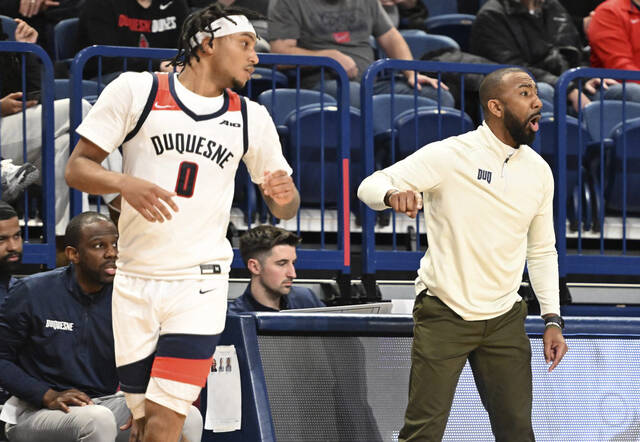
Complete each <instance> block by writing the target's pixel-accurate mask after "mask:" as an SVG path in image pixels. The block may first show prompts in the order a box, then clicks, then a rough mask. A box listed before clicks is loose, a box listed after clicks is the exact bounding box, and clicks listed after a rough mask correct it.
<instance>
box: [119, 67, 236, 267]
mask: <svg viewBox="0 0 640 442" xmlns="http://www.w3.org/2000/svg"><path fill="white" fill-rule="evenodd" d="M174 81H175V76H173V75H167V74H154V77H153V87H152V88H151V93H150V94H149V99H148V100H147V103H146V106H145V108H144V111H143V113H142V115H141V116H140V118H139V120H138V123H137V125H136V126H135V128H134V129H133V131H131V132H130V133H129V135H127V137H126V138H125V141H124V143H123V156H124V161H123V162H124V171H123V172H124V173H125V174H128V175H132V176H135V177H138V178H142V179H145V180H148V181H150V182H152V183H155V184H157V185H158V186H160V187H162V188H163V189H167V190H173V191H175V192H176V194H177V196H176V197H174V198H173V200H174V201H175V202H176V204H177V205H178V207H179V209H180V210H179V211H178V212H173V211H172V210H171V209H169V210H170V211H172V216H173V218H172V219H171V220H169V221H165V222H163V223H159V222H155V223H150V222H148V221H147V220H145V219H144V218H143V217H142V215H140V214H139V213H138V212H137V211H136V210H135V209H133V208H132V207H131V206H130V205H129V204H128V203H127V202H126V201H124V200H123V204H122V213H121V215H120V221H119V230H120V240H119V244H118V245H119V261H118V269H119V271H122V272H124V273H128V274H133V275H144V276H150V277H156V278H202V277H203V276H206V275H225V276H226V274H227V273H228V272H229V268H230V264H231V260H232V258H233V252H232V249H231V246H230V244H229V242H228V241H227V240H226V232H227V225H228V223H229V213H230V210H231V203H232V200H233V192H234V180H235V175H236V170H237V168H238V164H239V162H240V159H241V158H242V157H243V155H244V153H245V152H246V151H247V143H248V141H247V138H248V137H247V118H246V114H247V112H246V103H245V100H244V99H243V98H241V97H240V96H239V95H237V94H236V93H234V92H232V91H230V90H226V91H225V92H224V105H223V106H222V108H221V109H220V110H219V111H218V112H216V113H214V114H210V115H196V114H194V113H193V112H192V111H190V110H189V109H188V108H187V107H186V106H184V105H183V104H182V102H181V101H180V99H179V98H178V95H177V94H176V93H175V88H174V84H173V82H174Z"/></svg>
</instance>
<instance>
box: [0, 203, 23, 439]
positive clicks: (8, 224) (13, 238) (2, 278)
mask: <svg viewBox="0 0 640 442" xmlns="http://www.w3.org/2000/svg"><path fill="white" fill-rule="evenodd" d="M21 261H22V231H21V230H20V225H19V224H18V214H17V213H16V211H15V210H14V209H13V207H11V206H10V205H9V204H7V203H5V202H4V201H0V304H1V303H2V301H4V298H6V297H7V293H8V292H9V289H10V288H11V287H12V286H13V285H14V284H15V283H16V279H15V278H14V277H13V273H14V271H15V268H16V266H17V265H18V264H19V263H20V262H21ZM9 396H11V395H10V394H9V392H8V391H6V390H5V389H4V388H2V386H1V385H0V408H2V404H4V403H5V402H6V400H7V399H9ZM3 434H4V424H2V423H0V440H3V438H2V435H3Z"/></svg>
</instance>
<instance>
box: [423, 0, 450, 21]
mask: <svg viewBox="0 0 640 442" xmlns="http://www.w3.org/2000/svg"><path fill="white" fill-rule="evenodd" d="M422 3H424V4H425V6H426V7H427V9H428V10H429V17H435V16H437V15H444V14H457V13H458V0H422Z"/></svg>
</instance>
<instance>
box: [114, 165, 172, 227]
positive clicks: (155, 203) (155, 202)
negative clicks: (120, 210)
mask: <svg viewBox="0 0 640 442" xmlns="http://www.w3.org/2000/svg"><path fill="white" fill-rule="evenodd" d="M120 193H121V194H122V197H123V198H124V199H125V200H126V201H127V202H128V203H129V204H130V205H131V207H133V208H134V209H136V210H137V211H138V212H139V213H140V214H141V215H142V216H143V217H144V218H145V219H146V220H147V221H149V222H156V221H157V222H160V223H162V222H164V220H165V219H166V220H170V219H171V211H170V210H169V209H170V208H171V209H172V210H173V211H174V212H177V211H178V206H177V205H176V203H175V202H174V201H173V197H174V196H176V194H175V192H169V191H167V190H164V189H163V188H161V187H160V186H157V185H155V184H153V183H151V182H149V181H147V180H143V179H140V178H136V177H133V176H130V175H123V181H122V190H121V192H120Z"/></svg>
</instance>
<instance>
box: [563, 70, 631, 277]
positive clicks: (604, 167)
mask: <svg viewBox="0 0 640 442" xmlns="http://www.w3.org/2000/svg"><path fill="white" fill-rule="evenodd" d="M590 78H600V79H605V78H610V79H614V80H619V81H621V82H622V84H623V86H622V87H623V90H622V95H623V96H626V88H627V83H626V81H625V80H629V81H634V82H637V81H640V72H636V71H623V70H612V69H595V68H577V69H571V70H569V71H567V72H565V73H564V74H562V75H561V76H560V78H559V80H558V83H557V84H556V88H555V89H556V90H555V97H554V100H555V104H554V112H555V121H556V140H557V143H556V146H557V151H556V168H555V170H554V175H555V178H556V194H555V200H554V204H555V206H554V207H555V212H556V241H557V245H556V246H557V249H558V259H559V267H560V275H561V276H565V275H567V274H568V273H583V274H608V275H637V274H638V273H639V269H640V256H638V255H637V254H636V255H635V256H632V255H631V254H630V250H629V248H628V238H627V231H628V227H629V213H628V210H627V201H628V196H629V195H630V194H631V192H637V189H631V188H629V186H628V176H629V168H628V154H629V151H630V149H632V148H633V149H637V148H638V146H628V145H627V144H628V143H627V141H626V139H625V137H624V136H625V133H626V132H625V127H626V126H627V124H628V121H627V111H626V106H624V102H626V101H628V98H627V99H626V100H623V106H622V114H621V119H620V122H619V123H620V124H621V128H622V134H623V143H622V146H615V145H613V144H612V143H611V140H607V135H608V134H605V133H604V131H603V130H602V129H603V128H604V119H605V110H604V109H605V108H604V106H603V105H604V101H605V100H604V94H600V97H599V99H598V100H596V101H600V113H599V115H598V119H599V121H598V123H596V124H597V125H599V132H600V136H599V139H595V140H591V142H590V143H589V141H588V140H583V139H582V138H581V137H579V139H578V144H579V146H578V155H577V166H578V167H586V168H587V169H591V172H594V173H591V174H587V181H588V182H586V183H585V182H584V180H583V178H582V174H580V173H579V174H578V184H577V186H578V189H579V191H582V190H583V188H584V186H590V188H591V194H592V197H593V207H594V208H593V209H592V213H593V215H594V221H596V222H597V225H598V228H597V230H599V232H597V233H599V234H598V235H597V238H596V240H597V241H598V250H594V249H589V250H586V249H585V248H584V242H585V235H584V234H583V229H582V223H581V220H582V217H583V215H584V211H585V210H586V209H585V208H584V206H583V198H578V210H577V212H578V215H577V218H578V220H579V224H578V226H579V227H578V229H577V239H576V246H575V249H573V248H572V249H571V250H570V249H568V247H567V238H566V237H567V225H566V222H562V220H565V219H566V215H567V208H566V203H565V201H566V200H567V196H568V195H567V192H568V189H567V186H566V183H567V169H568V164H567V147H568V146H567V118H568V117H567V110H568V109H567V101H566V98H565V97H566V96H567V90H568V89H569V88H570V87H571V86H572V85H576V86H577V87H578V88H580V89H582V86H583V84H584V82H585V81H586V80H587V79H590ZM581 106H582V103H580V107H581ZM577 119H578V125H579V126H582V125H584V124H585V121H584V113H583V111H581V112H579V113H578V116H577ZM620 151H621V152H622V154H621V157H622V158H621V162H622V164H621V166H622V202H623V203H622V208H621V211H620V212H621V213H615V214H614V215H616V216H617V215H620V216H621V217H622V219H621V221H622V230H621V234H620V237H619V238H616V240H620V241H621V246H620V247H619V248H618V247H617V246H615V245H614V246H613V247H612V245H611V244H609V243H607V244H605V239H606V238H605V232H606V229H607V227H608V223H609V222H610V220H608V219H607V218H605V214H606V213H607V208H606V206H607V201H606V197H607V195H606V194H605V190H606V189H605V186H606V181H607V180H608V178H610V175H609V174H613V175H615V174H616V173H617V172H616V170H615V162H616V155H617V153H619V152H620ZM585 162H589V163H590V164H585ZM608 163H609V164H610V165H612V166H613V167H610V166H609V165H608ZM594 183H595V184H596V185H595V186H594ZM610 213H611V212H610Z"/></svg>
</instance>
